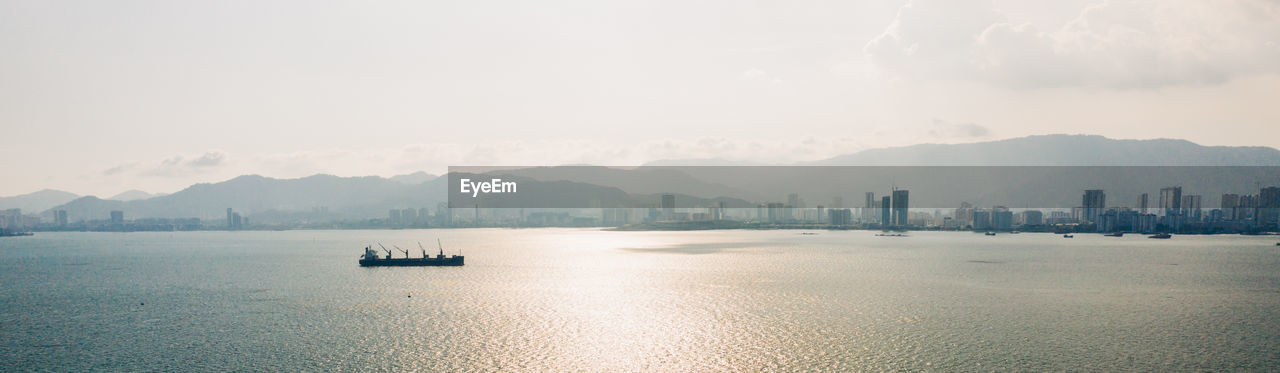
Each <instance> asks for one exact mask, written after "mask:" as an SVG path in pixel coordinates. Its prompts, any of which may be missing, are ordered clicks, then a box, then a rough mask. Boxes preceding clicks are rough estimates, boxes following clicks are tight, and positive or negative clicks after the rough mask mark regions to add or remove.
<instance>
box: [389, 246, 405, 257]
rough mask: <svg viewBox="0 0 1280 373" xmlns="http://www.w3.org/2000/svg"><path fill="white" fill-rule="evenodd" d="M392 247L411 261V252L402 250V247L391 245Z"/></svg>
mask: <svg viewBox="0 0 1280 373" xmlns="http://www.w3.org/2000/svg"><path fill="white" fill-rule="evenodd" d="M391 247H394V248H396V250H400V252H402V253H404V258H405V259H409V250H405V249H401V248H400V246H396V245H391Z"/></svg>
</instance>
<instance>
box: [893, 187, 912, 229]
mask: <svg viewBox="0 0 1280 373" xmlns="http://www.w3.org/2000/svg"><path fill="white" fill-rule="evenodd" d="M907 195H908V192H907V190H906V189H901V190H899V189H895V190H894V191H893V225H896V226H905V225H907V208H908V206H909V204H908V201H907V199H908V197H907Z"/></svg>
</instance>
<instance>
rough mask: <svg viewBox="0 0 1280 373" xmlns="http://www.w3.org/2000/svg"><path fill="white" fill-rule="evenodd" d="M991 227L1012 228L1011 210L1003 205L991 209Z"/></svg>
mask: <svg viewBox="0 0 1280 373" xmlns="http://www.w3.org/2000/svg"><path fill="white" fill-rule="evenodd" d="M991 228H994V229H999V230H1010V229H1013V212H1012V211H1009V208H1007V207H1004V206H996V207H994V208H992V209H991Z"/></svg>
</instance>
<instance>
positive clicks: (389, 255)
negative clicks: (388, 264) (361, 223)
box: [378, 242, 391, 259]
mask: <svg viewBox="0 0 1280 373" xmlns="http://www.w3.org/2000/svg"><path fill="white" fill-rule="evenodd" d="M378 247H381V248H382V251H386V252H387V259H391V249H388V248H387V247H386V246H382V243H381V242H379V243H378Z"/></svg>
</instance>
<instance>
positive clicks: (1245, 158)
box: [0, 135, 1280, 221]
mask: <svg viewBox="0 0 1280 373" xmlns="http://www.w3.org/2000/svg"><path fill="white" fill-rule="evenodd" d="M650 165H659V166H687V165H739V166H746V165H751V163H745V162H729V161H717V160H711V159H701V160H664V161H656V162H653V163H651V164H650ZM797 165H800V166H901V165H942V166H958V165H984V166H985V165H1003V166H1015V165H1037V166H1068V165H1087V166H1122V165H1124V166H1136V165H1143V166H1175V165H1178V166H1207V165H1235V166H1280V150H1276V149H1274V148H1268V147H1222V146H1201V145H1197V144H1195V143H1192V142H1188V141H1184V140H1167V139H1158V140H1114V139H1107V138H1105V137H1101V136H1088V135H1046V136H1031V137H1023V138H1016V139H1008V140H1000V141H990V142H980V143H970V144H923V145H913V146H905V147H895V148H883V149H870V150H865V151H860V152H856V153H851V154H847V155H841V156H837V157H832V158H829V159H824V160H819V161H813V162H805V163H801V164H797ZM575 169H576V170H573V172H569V169H567V168H563V167H534V168H526V169H507V170H502V171H498V172H500V173H502V174H505V175H511V176H512V177H521V178H526V179H529V180H534V181H539V182H570V183H573V184H572V185H573V188H567V189H566V190H565V192H564V193H565V194H566V195H565V196H555V195H546V196H541V197H540V198H572V197H573V196H571V195H568V194H573V193H577V194H581V193H592V195H599V196H605V197H602V198H606V199H611V200H612V199H617V200H635V199H656V196H657V194H658V193H677V194H680V195H682V196H684V197H686V198H683V199H684V200H686V201H687V200H690V199H696V200H705V201H712V199H713V198H717V197H723V198H722V199H720V200H721V201H729V202H731V203H732V204H733V205H737V204H740V203H747V202H746V201H755V202H763V201H770V200H775V201H776V200H779V199H780V198H782V196H781V195H780V194H779V193H780V190H778V189H776V188H773V189H768V188H764V187H763V186H757V185H753V184H762V185H763V184H766V183H755V182H752V181H750V180H748V181H743V180H737V179H732V178H726V177H708V176H704V175H698V176H697V177H695V176H694V175H689V174H687V173H680V172H675V171H671V170H662V169H661V168H653V169H643V168H642V169H639V170H629V171H624V170H619V169H616V168H604V167H599V168H595V167H586V168H583V167H575ZM584 169H591V170H593V171H592V172H581V171H582V170H584ZM655 180H658V181H661V182H657V181H655ZM446 182H447V178H446V177H442V176H436V175H430V174H427V173H425V172H417V173H413V174H408V175H401V176H394V177H390V178H383V177H377V176H367V177H338V176H333V175H314V176H309V177H304V178H298V179H276V178H270V177H264V176H258V175H246V176H240V177H236V178H233V179H231V180H227V181H223V182H218V183H202V184H196V185H192V186H190V187H188V188H186V189H183V190H181V191H179V192H176V193H173V194H169V195H159V196H150V197H147V196H144V195H142V194H145V192H141V193H142V194H139V193H131V192H126V193H122V194H121V195H117V196H114V197H113V198H112V199H100V198H97V197H93V196H86V197H79V196H76V195H74V194H71V193H67V192H60V191H54V190H44V191H40V192H36V193H31V194H26V195H21V196H14V197H5V198H0V208H22V209H23V210H25V211H28V212H38V211H43V212H44V213H43V215H44V216H45V217H46V218H50V217H51V216H52V211H53V210H67V211H68V216H69V218H70V219H71V220H73V221H75V220H80V219H86V220H92V219H105V218H106V217H107V216H108V215H109V212H110V211H111V210H123V211H125V212H126V216H127V218H130V219H134V218H144V217H162V218H184V217H199V218H206V219H208V218H213V219H220V218H222V217H223V216H225V212H226V209H227V208H233V209H235V210H236V211H239V212H241V213H242V214H244V215H246V216H248V215H262V216H267V215H271V214H275V215H281V214H283V215H287V213H288V212H297V211H312V210H316V209H324V210H325V211H328V212H329V213H330V214H332V215H331V216H329V217H328V218H357V219H358V218H371V217H384V216H386V213H387V211H388V210H389V209H401V208H421V207H434V206H436V205H437V204H439V203H441V202H445V201H446V199H445V196H446V193H447V192H446V190H447V189H446V185H445V184H446ZM1023 184H1025V182H1020V184H1019V185H1023ZM1029 187H1034V186H1029ZM618 193H622V195H619V194H618ZM849 193H850V194H855V195H856V193H854V191H850V192H849ZM882 193H883V192H882ZM623 195H627V196H625V197H624V196H623ZM611 196H615V197H611ZM133 197H138V198H133ZM1077 197H1078V196H1077ZM858 198H860V197H858ZM913 200H914V199H913ZM1206 202H1209V201H1206ZM851 204H852V203H851Z"/></svg>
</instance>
